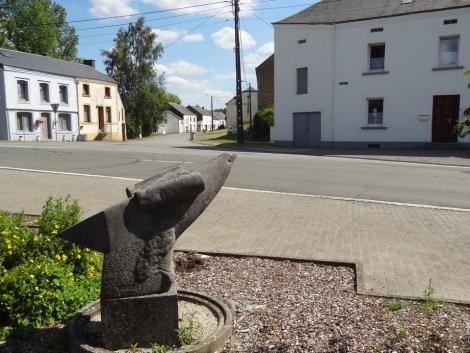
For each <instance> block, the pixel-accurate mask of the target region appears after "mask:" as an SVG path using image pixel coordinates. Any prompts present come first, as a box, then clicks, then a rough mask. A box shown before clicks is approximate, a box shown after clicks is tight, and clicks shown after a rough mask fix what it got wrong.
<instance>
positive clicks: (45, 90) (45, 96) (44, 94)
mask: <svg viewBox="0 0 470 353" xmlns="http://www.w3.org/2000/svg"><path fill="white" fill-rule="evenodd" d="M39 97H40V99H41V102H47V103H49V101H50V99H49V84H47V83H45V82H41V83H40V84H39Z"/></svg>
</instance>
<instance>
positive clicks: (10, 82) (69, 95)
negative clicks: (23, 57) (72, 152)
mask: <svg viewBox="0 0 470 353" xmlns="http://www.w3.org/2000/svg"><path fill="white" fill-rule="evenodd" d="M0 74H1V76H2V77H1V79H0V84H1V85H2V86H3V87H2V89H1V91H2V98H3V102H2V115H3V118H4V119H3V121H4V124H5V126H2V130H3V131H2V132H0V135H1V136H0V137H1V138H2V139H7V140H12V141H41V140H54V141H72V140H76V138H77V136H78V131H79V124H78V109H77V88H76V84H75V79H74V78H73V77H67V76H58V75H52V74H47V73H41V72H35V71H29V70H24V69H19V68H14V67H9V66H4V67H3V69H2V70H1V72H0ZM20 81H21V82H22V84H24V85H25V87H26V92H27V93H26V95H27V97H20V93H19V88H18V85H19V83H18V82H20ZM41 84H42V85H43V86H42V87H43V89H45V90H46V91H47V93H46V94H45V96H44V95H43V96H42V97H41V94H40V85H41ZM61 86H62V87H66V88H65V89H64V88H62V89H63V90H64V91H63V93H62V99H61V97H60V87H61ZM64 96H65V100H64V99H63V98H64ZM51 103H59V108H58V111H57V113H56V114H55V113H54V112H53V110H52V107H51Z"/></svg>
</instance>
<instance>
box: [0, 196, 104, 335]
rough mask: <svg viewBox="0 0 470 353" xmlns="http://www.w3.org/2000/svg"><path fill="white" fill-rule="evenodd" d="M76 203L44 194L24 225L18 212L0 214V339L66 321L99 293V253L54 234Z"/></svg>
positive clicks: (74, 216) (73, 218)
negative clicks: (34, 214) (30, 224)
mask: <svg viewBox="0 0 470 353" xmlns="http://www.w3.org/2000/svg"><path fill="white" fill-rule="evenodd" d="M79 219H80V207H79V206H78V204H77V202H75V201H74V202H71V201H70V200H69V199H62V198H56V199H52V198H50V199H49V200H47V202H46V204H45V206H44V208H43V211H42V214H41V216H40V217H39V218H38V219H36V220H35V223H37V224H38V226H39V230H38V231H37V232H36V231H32V230H30V229H29V228H28V227H27V225H26V223H25V220H24V217H23V216H22V215H20V216H12V215H9V214H6V213H0V250H1V252H0V254H1V255H0V338H1V336H4V337H6V336H8V335H9V334H11V333H12V332H13V330H15V331H21V330H25V329H30V328H38V327H41V326H43V325H45V324H50V323H53V322H55V321H58V320H67V319H68V318H70V317H71V316H72V315H73V314H74V313H75V312H76V311H77V310H78V309H79V308H81V307H82V306H84V305H85V304H86V303H89V302H90V301H92V300H94V299H96V298H98V296H99V292H100V281H101V280H100V269H101V263H102V261H101V257H99V256H98V255H97V254H96V253H94V252H92V251H90V250H88V249H82V248H80V247H79V246H76V245H73V244H71V243H69V242H67V241H64V240H62V239H60V238H59V237H57V234H58V233H59V232H60V231H62V230H64V229H66V228H68V227H70V226H71V225H73V224H75V223H76V222H78V221H79Z"/></svg>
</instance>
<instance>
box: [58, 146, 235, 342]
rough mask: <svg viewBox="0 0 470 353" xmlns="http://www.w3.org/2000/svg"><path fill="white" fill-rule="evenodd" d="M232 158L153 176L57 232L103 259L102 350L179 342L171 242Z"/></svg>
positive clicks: (219, 181) (207, 197)
mask: <svg viewBox="0 0 470 353" xmlns="http://www.w3.org/2000/svg"><path fill="white" fill-rule="evenodd" d="M235 158H236V156H235V155H229V154H223V155H220V156H219V157H217V158H214V159H212V160H210V161H208V162H206V163H204V164H202V165H200V166H199V167H197V168H195V169H193V170H191V171H186V170H183V169H181V168H179V167H177V168H173V169H171V170H169V171H166V172H164V173H161V174H158V175H156V176H153V177H151V178H149V179H147V180H144V181H142V182H140V183H138V184H136V185H135V186H133V187H131V188H128V189H127V190H126V192H127V196H128V199H127V200H125V201H123V202H121V203H120V204H117V205H115V206H113V207H110V208H108V209H106V210H104V211H103V212H101V213H98V214H97V215H95V216H93V217H91V218H88V219H86V220H84V221H83V222H81V223H79V224H77V225H75V226H73V227H71V228H69V229H67V230H65V231H64V232H62V233H61V234H60V236H61V237H62V238H64V239H66V240H69V241H71V242H72V243H75V244H78V245H82V246H84V247H87V248H90V249H93V250H96V251H99V252H102V253H103V254H104V261H103V276H102V285H101V323H102V331H103V345H104V347H105V348H107V349H111V350H116V349H122V348H129V347H130V346H131V345H132V344H134V343H136V342H138V344H139V346H140V347H145V346H150V345H151V344H153V343H158V344H164V345H174V344H177V343H178V333H177V330H178V298H177V292H176V289H175V285H174V282H175V273H174V264H173V249H174V244H175V241H176V239H178V237H179V236H180V235H181V234H182V233H183V232H184V231H185V230H186V229H187V228H188V227H189V226H190V225H191V224H192V223H193V222H194V221H195V220H196V219H197V218H198V217H199V216H200V215H201V213H202V212H203V211H204V210H205V209H206V207H207V206H208V205H209V203H210V202H211V201H212V200H213V199H214V197H215V196H216V195H217V193H218V192H219V191H220V189H221V188H222V186H223V184H224V182H225V180H226V179H227V177H228V175H229V173H230V170H231V166H232V164H233V161H234V160H235ZM156 318H157V319H156Z"/></svg>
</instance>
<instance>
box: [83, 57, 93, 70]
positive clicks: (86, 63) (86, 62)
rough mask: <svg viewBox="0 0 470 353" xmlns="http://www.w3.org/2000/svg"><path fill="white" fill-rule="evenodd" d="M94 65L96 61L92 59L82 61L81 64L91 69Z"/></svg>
mask: <svg viewBox="0 0 470 353" xmlns="http://www.w3.org/2000/svg"><path fill="white" fill-rule="evenodd" d="M95 63H96V61H95V60H93V59H83V64H84V65H88V66H91V67H92V68H95Z"/></svg>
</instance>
